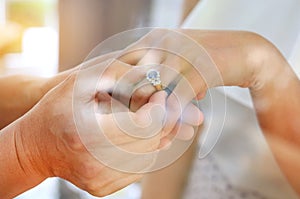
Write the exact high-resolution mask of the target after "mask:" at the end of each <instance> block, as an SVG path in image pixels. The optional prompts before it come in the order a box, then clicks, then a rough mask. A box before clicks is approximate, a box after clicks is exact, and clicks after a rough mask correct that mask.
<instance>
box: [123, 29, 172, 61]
mask: <svg viewBox="0 0 300 199" xmlns="http://www.w3.org/2000/svg"><path fill="white" fill-rule="evenodd" d="M166 32H167V31H166V30H164V29H159V28H155V29H151V30H149V31H148V32H147V33H146V34H145V35H144V36H143V37H142V38H141V39H139V40H138V41H136V42H134V43H133V44H131V45H129V46H128V47H126V48H125V49H124V50H123V52H122V55H121V56H120V57H119V60H120V61H122V62H125V63H128V64H131V65H138V62H140V60H141V59H142V58H143V57H144V56H145V55H146V54H147V53H148V52H149V50H151V49H153V48H156V47H157V46H158V45H159V43H161V40H162V36H163V35H165V34H166Z"/></svg>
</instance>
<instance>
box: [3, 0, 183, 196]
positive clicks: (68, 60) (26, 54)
mask: <svg viewBox="0 0 300 199" xmlns="http://www.w3.org/2000/svg"><path fill="white" fill-rule="evenodd" d="M183 2H184V1H183V0H163V1H162V0H130V1H124V0H88V1H86V0H0V75H8V74H16V73H18V74H20V73H22V74H29V75H38V76H44V77H48V76H52V75H54V74H56V73H57V72H58V71H63V70H65V69H68V68H71V67H74V66H76V65H78V64H80V63H81V62H82V61H83V60H84V59H85V58H86V56H87V55H88V53H89V52H90V51H91V50H92V49H93V48H94V47H95V46H96V45H98V44H99V43H100V42H101V41H103V40H105V39H106V38H108V37H109V36H111V35H114V34H116V33H119V32H122V31H125V30H128V29H133V28H139V27H153V26H156V27H157V26H160V27H169V28H176V27H179V24H180V22H181V21H182V17H183V12H182V6H183ZM139 196H140V188H139V185H138V184H134V185H131V186H129V187H128V188H126V189H124V190H122V191H120V192H117V193H115V194H113V195H112V196H109V197H106V198H114V199H116V198H122V199H126V198H128V199H129V198H130V199H134V198H139ZM17 198H18V199H29V198H30V199H33V198H39V199H48V198H49V199H69V198H70V199H77V198H78V199H79V198H80V199H84V198H94V197H92V196H90V195H89V194H87V193H85V192H83V191H80V190H78V189H77V188H76V187H75V186H73V185H71V184H69V183H67V182H65V181H63V180H61V179H58V178H53V179H48V180H46V181H45V182H43V183H42V184H41V185H39V186H38V187H36V188H34V189H32V190H30V191H28V192H25V193H24V194H22V195H20V196H19V197H17Z"/></svg>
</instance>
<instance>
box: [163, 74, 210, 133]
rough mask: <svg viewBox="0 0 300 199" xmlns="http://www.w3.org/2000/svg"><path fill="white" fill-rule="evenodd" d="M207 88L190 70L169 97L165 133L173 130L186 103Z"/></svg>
mask: <svg viewBox="0 0 300 199" xmlns="http://www.w3.org/2000/svg"><path fill="white" fill-rule="evenodd" d="M201 90H206V89H205V84H204V83H202V82H201V79H199V76H198V75H196V74H193V73H192V72H188V73H187V74H186V75H184V77H183V78H181V80H180V81H179V83H178V84H177V85H176V87H175V88H174V90H173V92H172V93H171V95H170V96H169V97H168V99H167V121H166V125H165V127H164V130H163V131H164V133H168V132H170V131H171V130H172V128H173V127H174V125H175V124H176V122H177V120H178V119H179V118H180V116H181V115H182V113H183V110H184V108H185V107H186V105H187V104H188V103H189V102H190V101H191V100H192V99H193V98H194V97H195V96H196V94H197V93H199V92H200V91H201Z"/></svg>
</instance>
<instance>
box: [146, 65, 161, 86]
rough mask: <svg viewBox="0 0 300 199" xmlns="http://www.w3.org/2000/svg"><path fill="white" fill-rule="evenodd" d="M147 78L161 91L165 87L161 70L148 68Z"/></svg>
mask: <svg viewBox="0 0 300 199" xmlns="http://www.w3.org/2000/svg"><path fill="white" fill-rule="evenodd" d="M146 78H147V80H148V81H149V82H150V83H151V84H152V85H153V86H154V87H155V89H156V90H158V91H160V90H162V89H163V88H162V85H161V80H160V75H159V71H157V70H155V69H150V70H148V71H147V74H146Z"/></svg>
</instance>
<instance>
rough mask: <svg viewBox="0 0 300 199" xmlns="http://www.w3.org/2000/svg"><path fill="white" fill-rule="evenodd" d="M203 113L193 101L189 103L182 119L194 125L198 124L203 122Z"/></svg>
mask: <svg viewBox="0 0 300 199" xmlns="http://www.w3.org/2000/svg"><path fill="white" fill-rule="evenodd" d="M203 119H204V117H203V114H202V112H201V111H200V109H199V108H198V107H197V106H196V105H194V104H193V103H191V102H190V103H189V104H188V105H187V106H186V107H185V109H184V111H183V114H182V121H183V122H184V123H187V124H189V125H192V126H198V125H200V124H201V123H202V122H203Z"/></svg>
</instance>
